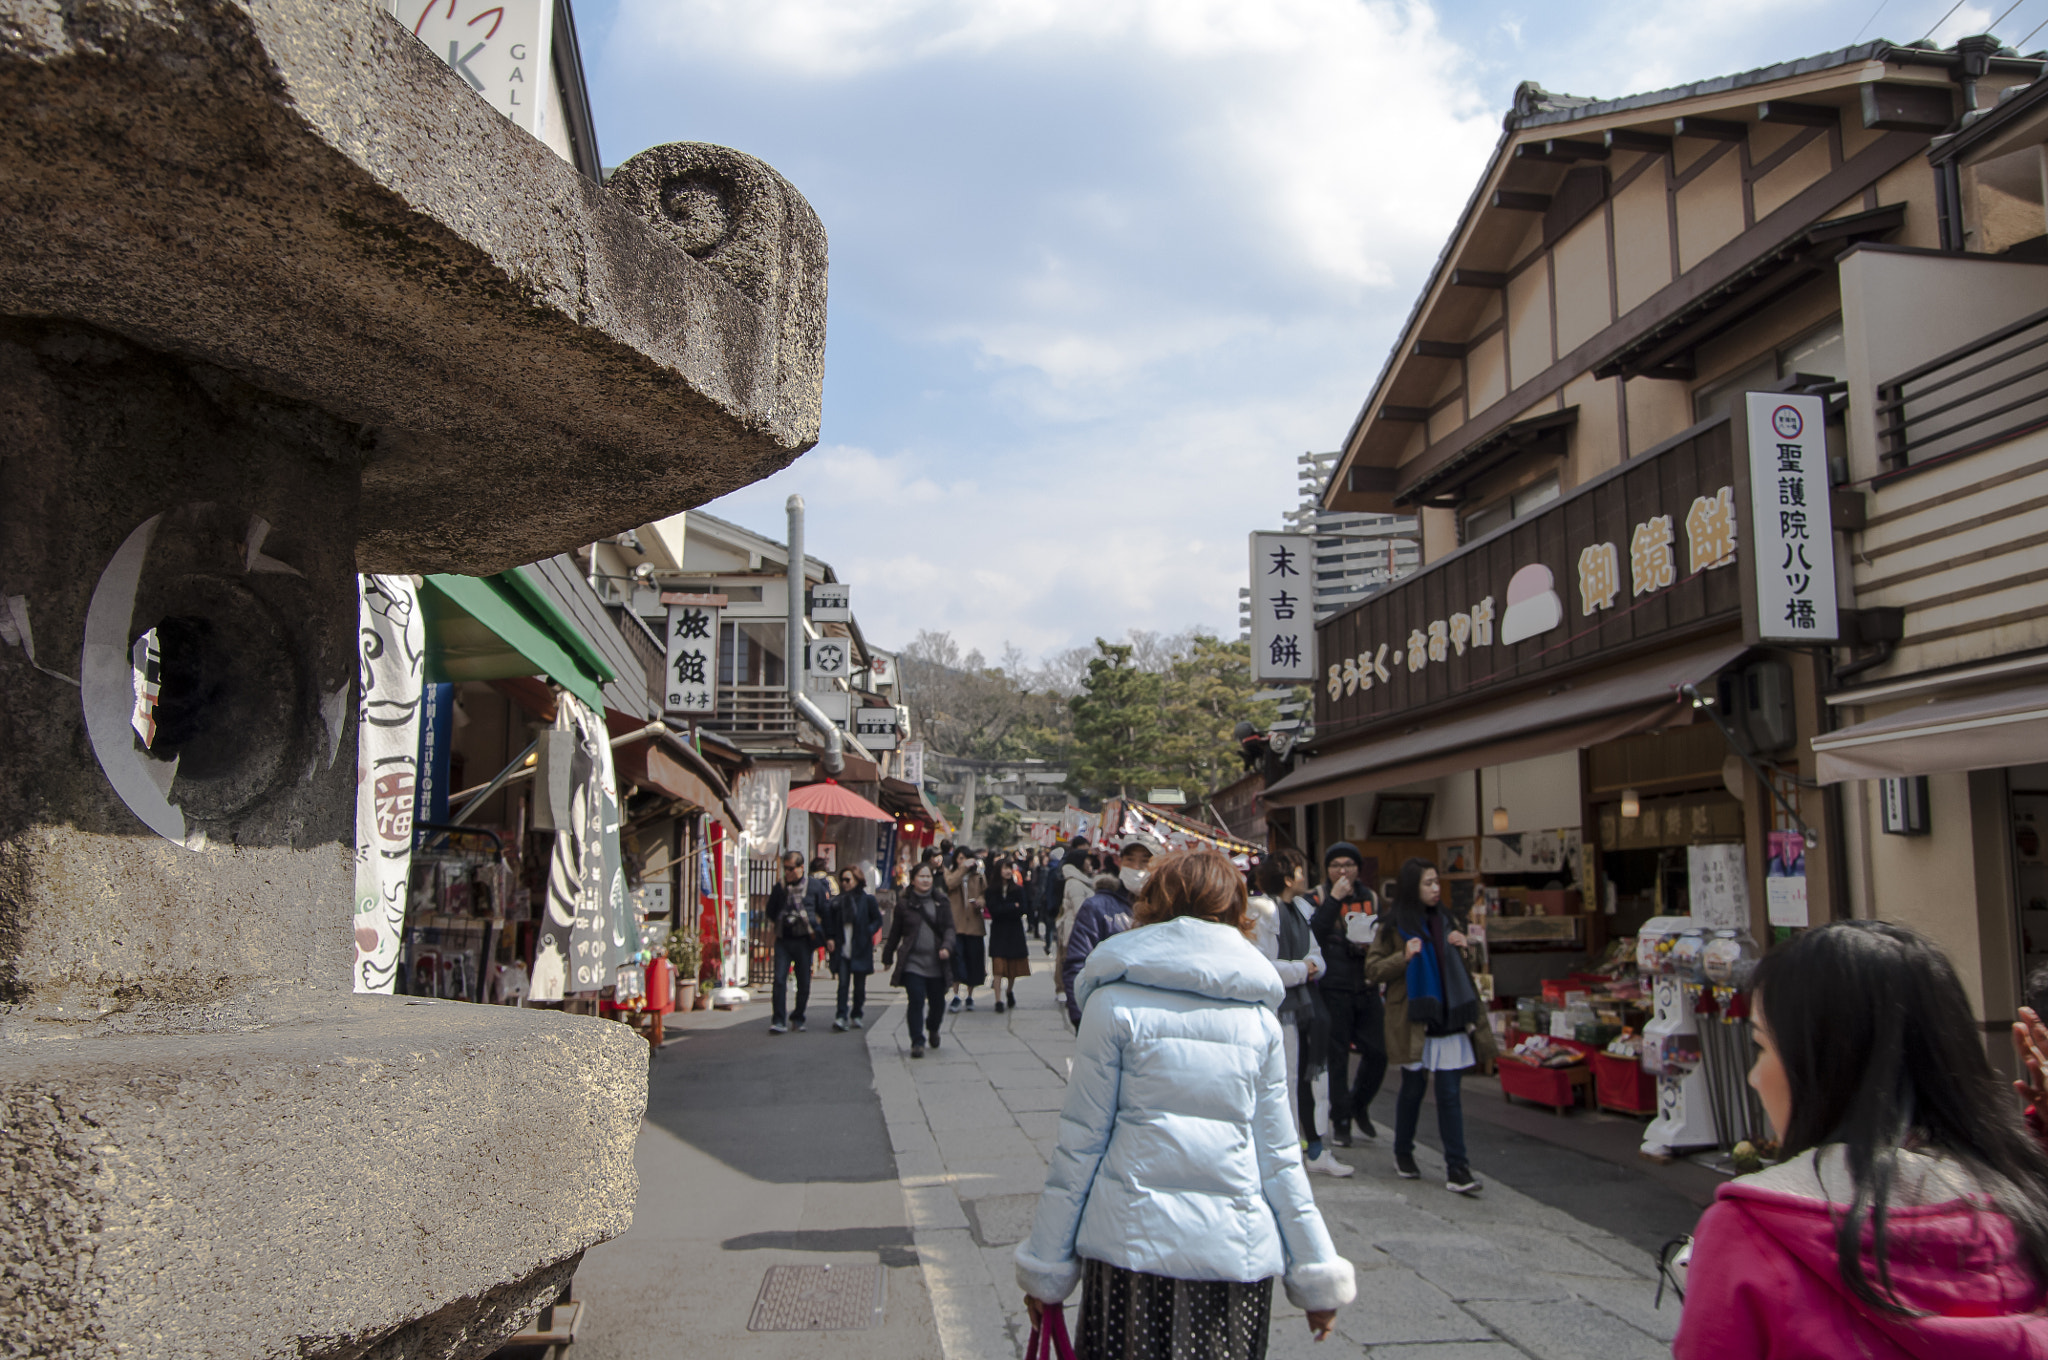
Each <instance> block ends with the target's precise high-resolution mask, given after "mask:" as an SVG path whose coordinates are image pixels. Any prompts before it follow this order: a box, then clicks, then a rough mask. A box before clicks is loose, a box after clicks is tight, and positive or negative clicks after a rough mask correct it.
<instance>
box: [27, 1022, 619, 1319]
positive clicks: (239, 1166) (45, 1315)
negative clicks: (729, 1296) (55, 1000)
mask: <svg viewBox="0 0 2048 1360" xmlns="http://www.w3.org/2000/svg"><path fill="white" fill-rule="evenodd" d="M159 1019H160V1025H159V1028H158V1032H154V1033H150V1032H143V1031H141V1030H140V1029H138V1028H137V1027H135V1026H132V1025H131V1026H129V1027H127V1028H126V1029H125V1030H120V1029H115V1030H107V1029H102V1030H101V1031H100V1032H98V1033H67V1034H64V1035H62V1037H52V1035H51V1033H50V1031H49V1030H48V1029H47V1028H46V1027H43V1026H36V1025H32V1024H29V1023H26V1022H15V1023H12V1024H9V1025H6V1026H5V1027H4V1028H0V1163H4V1164H5V1165H7V1166H8V1167H9V1169H10V1170H9V1176H8V1194H7V1196H6V1197H5V1199H4V1201H0V1204H4V1208H0V1242H4V1244H5V1246H4V1252H0V1254H4V1256H5V1258H6V1259H7V1260H9V1261H10V1262H15V1263H20V1264H21V1265H24V1266H25V1265H31V1264H32V1265H33V1266H34V1268H33V1269H22V1268H19V1267H18V1268H17V1270H16V1271H15V1272H13V1275H14V1278H13V1279H12V1280H10V1284H12V1285H13V1286H14V1287H15V1288H16V1290H17V1291H18V1292H16V1293H15V1294H14V1295H13V1297H11V1298H9V1299H7V1300H6V1302H5V1304H4V1308H0V1313H4V1316H5V1317H6V1321H7V1326H8V1330H9V1335H10V1338H11V1340H12V1341H13V1342H14V1343H15V1344H16V1345H18V1346H19V1347H21V1348H22V1350H23V1353H24V1354H31V1355H51V1356H56V1355H68V1356H81V1357H83V1356H97V1355H113V1354H115V1348H116V1346H117V1345H118V1346H125V1347H126V1348H127V1349H126V1353H128V1354H154V1355H308V1356H320V1357H323V1360H352V1358H353V1357H356V1356H359V1355H363V1354H365V1353H367V1352H368V1351H370V1350H371V1349H372V1348H373V1347H379V1348H380V1349H377V1351H376V1353H377V1354H378V1355H379V1356H392V1357H451V1356H459V1355H467V1354H471V1353H474V1352H476V1351H478V1350H489V1349H490V1348H491V1345H492V1344H493V1343H494V1342H495V1340H496V1339H497V1338H500V1337H502V1336H505V1335H509V1334H510V1333H511V1332H512V1331H515V1330H517V1328H518V1326H519V1325H520V1323H521V1322H522V1321H523V1320H524V1319H527V1318H530V1317H531V1316H532V1314H533V1312H534V1310H535V1309H536V1308H537V1307H539V1306H540V1305H541V1304H542V1303H545V1302H547V1301H548V1300H550V1299H552V1298H553V1297H554V1293H555V1290H556V1288H557V1287H558V1286H559V1285H560V1283H561V1281H562V1280H563V1279H564V1278H566V1277H567V1274H568V1272H569V1270H570V1269H571V1268H573V1265H574V1259H575V1258H576V1257H577V1256H578V1255H579V1254H580V1253H581V1252H582V1251H583V1250H584V1249H585V1248H587V1247H589V1246H591V1245H592V1244H594V1243H597V1242H601V1241H603V1240H605V1239H606V1238H609V1237H612V1236H614V1235H616V1234H617V1233H619V1232H621V1231H623V1230H624V1229H625V1227H626V1226H627V1225H628V1223H629V1222H630V1221H631V1217H632V1205H633V1197H634V1193H635V1190H636V1187H637V1179H636V1175H635V1172H634V1168H633V1139H634V1135H635V1134H636V1133H637V1131H638V1128H639V1122H640V1112H641V1110H642V1108H643V1107H644V1106H645V1104H646V1098H647V1046H646V1045H645V1044H644V1043H643V1042H641V1041H640V1040H639V1039H638V1038H637V1037H636V1036H634V1035H633V1034H631V1033H630V1032H629V1031H627V1030H626V1029H625V1028H624V1027H623V1026H619V1025H613V1024H606V1023H603V1022H600V1021H597V1020H594V1019H584V1018H581V1017H575V1016H566V1015H561V1014H557V1013H547V1012H540V1011H523V1010H513V1009H506V1008H500V1007H485V1006H462V1005H454V1004H439V1005H435V1004H420V1003H414V1002H408V1001H407V1000H406V999H404V998H400V997H355V996H348V995H331V994H330V995H318V994H312V993H304V994H301V995H300V996H298V997H297V998H295V999H294V1000H293V1002H292V1004H291V1006H290V1007H289V1008H286V1007H282V1006H273V1007H270V1008H268V1009H267V1010H265V1009H257V1010H251V1009H248V1008H242V1007H238V1008H236V1009H234V1010H232V1011H230V1012H229V1013H227V1014H224V1015H214V1016H211V1017H209V1015H208V1014H207V1013H205V1012H204V1011H200V1012H189V1013H184V1014H179V1015H167V1016H162V1017H159ZM209 1021H210V1023H209ZM399 1256H402V1257H403V1259H404V1261H405V1263H406V1264H405V1268H404V1269H403V1270H397V1269H394V1267H393V1263H394V1261H395V1260H396V1259H398V1257H399Z"/></svg>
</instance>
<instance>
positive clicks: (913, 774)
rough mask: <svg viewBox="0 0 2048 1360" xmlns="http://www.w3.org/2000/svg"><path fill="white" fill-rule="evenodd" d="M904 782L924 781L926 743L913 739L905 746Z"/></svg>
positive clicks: (915, 782) (920, 782)
mask: <svg viewBox="0 0 2048 1360" xmlns="http://www.w3.org/2000/svg"><path fill="white" fill-rule="evenodd" d="M903 782H904V783H906V784H922V783H924V743H923V742H921V741H913V742H910V743H908V744H907V745H905V746H904V748H903Z"/></svg>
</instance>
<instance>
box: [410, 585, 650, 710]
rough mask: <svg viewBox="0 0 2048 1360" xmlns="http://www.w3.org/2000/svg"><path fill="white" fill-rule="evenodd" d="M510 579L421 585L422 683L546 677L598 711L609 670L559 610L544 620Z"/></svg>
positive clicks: (609, 673)
mask: <svg viewBox="0 0 2048 1360" xmlns="http://www.w3.org/2000/svg"><path fill="white" fill-rule="evenodd" d="M516 576H517V573H516V572H500V573H499V574H498V575H496V576H452V575H446V574H436V575H432V576H429V577H427V578H426V584H425V586H424V587H422V588H421V590H420V608H421V611H422V612H423V613H424V615H425V617H426V625H427V628H426V632H427V658H426V677H427V679H429V680H508V679H511V678H513V677H515V676H521V675H535V674H539V675H545V676H547V677H548V678H549V679H550V680H553V681H554V682H555V683H556V684H558V685H560V686H561V687H562V688H564V689H566V690H568V691H569V692H570V693H571V694H574V695H575V696H576V697H577V698H579V699H581V700H582V701H583V702H584V703H586V704H589V705H590V707H591V709H592V710H593V711H594V712H598V713H602V712H604V707H605V705H604V690H603V684H604V682H605V681H606V680H609V679H611V678H613V677H612V674H611V670H610V667H608V666H605V665H604V664H603V658H602V657H598V656H597V655H596V653H595V650H594V649H593V648H591V646H590V643H589V641H588V640H587V639H585V638H583V637H582V636H581V635H580V634H578V633H577V632H576V629H575V627H574V626H573V625H572V624H570V623H568V621H567V620H566V619H564V618H563V617H562V616H561V612H560V611H559V610H553V609H550V610H548V611H547V613H546V614H543V613H542V611H541V610H540V609H539V608H538V607H537V606H535V605H534V604H533V603H532V602H531V599H530V592H529V591H526V590H522V589H520V588H519V587H518V586H517V585H515V584H514V580H515V579H516ZM508 578H513V579H508ZM550 614H551V615H552V616H553V617H548V616H547V615H550ZM558 630H560V631H558ZM572 637H573V639H574V640H573V641H572V640H571V638H572ZM585 657H590V658H594V660H591V661H586V660H585V659H584V658H585Z"/></svg>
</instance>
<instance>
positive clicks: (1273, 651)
mask: <svg viewBox="0 0 2048 1360" xmlns="http://www.w3.org/2000/svg"><path fill="white" fill-rule="evenodd" d="M1251 540H1252V552H1251V578H1252V669H1253V675H1252V678H1253V679H1255V680H1260V681H1268V680H1281V681H1289V682H1293V683H1296V684H1306V683H1307V682H1308V681H1310V680H1312V679H1313V678H1314V677H1315V673H1316V628H1315V621H1316V615H1315V609H1314V608H1313V606H1312V605H1311V603H1310V597H1311V596H1312V595H1313V594H1314V592H1315V587H1314V585H1313V581H1314V579H1315V540H1314V539H1313V538H1311V537H1309V536H1308V535H1307V534H1265V533H1259V534H1253V535H1252V536H1251Z"/></svg>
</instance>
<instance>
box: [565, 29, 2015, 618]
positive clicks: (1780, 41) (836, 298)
mask: <svg viewBox="0 0 2048 1360" xmlns="http://www.w3.org/2000/svg"><path fill="white" fill-rule="evenodd" d="M604 3H605V0H591V4H592V6H593V7H595V6H601V5H602V4H604ZM1873 3H1874V0H1824V2H1823V0H1816V3H1814V4H1811V5H1802V6H1795V7H1792V8H1791V9H1789V10H1788V9H1786V8H1785V7H1783V6H1782V5H1778V4H1771V5H1766V4H1765V3H1764V0H1722V3H1721V4H1718V5H1703V4H1700V3H1698V0H1585V3H1581V4H1577V5H1557V4H1554V3H1551V0H1543V3H1542V4H1541V5H1540V7H1538V6H1537V5H1536V4H1535V3H1533V0H1532V2H1531V3H1517V2H1515V0H1508V2H1507V3H1490V4H1485V5H1478V4H1474V5H1470V6H1466V5H1458V6H1450V5H1438V6H1434V7H1433V6H1431V5H1429V4H1426V3H1422V0H617V5H618V11H617V21H616V22H615V23H614V24H612V25H611V28H610V32H609V33H608V34H607V35H605V36H604V37H603V38H597V35H596V34H595V33H594V32H592V28H593V25H592V24H591V23H590V22H589V21H588V20H589V14H590V11H589V10H585V11H584V17H585V19H586V23H585V30H586V33H585V36H586V39H593V38H595V39H597V40H596V41H591V42H589V44H588V47H587V49H586V50H588V51H591V52H593V53H595V54H598V55H597V56H596V57H594V58H593V60H594V61H595V62H596V63H597V64H598V65H599V66H600V67H601V69H598V70H594V71H593V81H592V84H593V91H594V93H595V94H596V95H597V97H598V99H599V104H600V111H599V112H600V119H601V123H602V126H601V129H600V131H601V134H602V140H603V142H604V144H605V145H606V146H607V148H615V149H618V150H622V151H623V150H626V149H628V148H636V147H638V146H644V145H648V144H650V143H654V142H661V141H669V140H677V139H682V138H694V137H703V138H708V139H710V140H715V141H723V142H727V143H729V144H731V145H734V146H738V147H740V148H742V149H745V150H748V151H751V152H754V153H755V154H759V155H762V156H763V157H764V158H765V159H768V160H769V161H770V162H771V163H774V164H776V165H777V167H778V168H779V169H781V170H782V171H784V173H786V174H788V175H789V176H790V178H791V179H792V180H793V181H794V182H795V183H796V184H797V186H798V187H799V188H800V189H801V190H803V192H804V193H805V194H806V195H807V196H809V197H810V198H811V200H812V202H813V203H814V205H815V206H816V207H817V208H818V210H819V213H820V215H821V216H822V218H823V219H824V221H825V224H826V227H827V230H828V231H829V232H830V234H831V238H832V284H831V286H832V301H831V306H832V325H833V333H832V337H831V341H830V344H829V346H828V351H827V393H826V429H825V437H826V440H827V443H826V444H824V445H823V446H821V447H820V448H818V449H816V450H814V451H813V452H812V453H810V454H809V455H807V456H806V457H804V458H802V459H800V460H799V461H798V462H797V463H796V464H795V465H793V466H792V467H791V468H789V469H786V470H785V471H783V472H782V473H779V474H777V475H776V476H775V477H773V478H770V479H769V480H768V481H766V482H764V483H761V484H759V485H757V486H754V487H750V488H747V489H745V490H743V491H740V492H737V493H735V494H734V495H732V496H729V497H726V498H725V499H724V500H722V501H720V502H718V503H717V504H715V505H714V506H712V507H710V508H711V509H712V511H713V512H714V513H717V514H721V515H725V516H727V517H729V518H733V519H736V520H739V521H740V522H742V523H745V524H748V525H749V526H750V527H753V528H756V529H758V530H761V531H763V532H767V533H770V534H773V535H776V536H780V532H781V525H782V502H783V498H784V497H786V496H787V495H788V494H789V493H790V492H791V491H801V492H802V493H803V494H804V495H805V497H806V499H807V500H808V502H809V504H810V506H811V517H810V535H811V542H812V544H813V545H814V548H815V550H816V551H817V552H818V553H819V554H820V555H821V556H823V557H825V558H826V559H827V560H829V561H831V562H832V563H833V564H834V565H835V566H836V567H837V568H838V569H839V570H840V571H841V572H842V573H843V574H844V575H845V576H846V577H847V578H848V579H849V580H852V581H853V582H854V583H855V588H856V596H855V598H856V602H857V606H858V608H859V612H860V617H861V619H862V623H863V626H864V627H865V628H866V629H867V631H868V632H869V634H870V636H871V637H873V638H874V639H875V640H876V641H877V642H878V643H880V644H883V645H888V644H891V643H895V644H900V643H901V642H903V641H905V640H907V639H908V638H909V637H910V636H912V635H913V634H914V633H915V632H916V630H917V629H919V628H925V627H937V628H948V629H951V630H952V631H953V632H954V634H955V635H956V636H957V637H958V638H959V639H960V640H961V641H962V643H963V645H971V646H976V647H979V648H980V649H981V650H982V651H983V652H984V653H988V654H994V653H997V652H999V651H1000V650H1001V647H1002V645H1003V643H1004V642H1005V641H1011V642H1015V643H1017V644H1019V645H1020V646H1023V647H1025V648H1026V649H1027V650H1031V651H1042V650H1046V649H1050V648H1057V647H1065V646H1069V645H1072V644H1074V643H1076V642H1085V641H1087V640H1088V639H1089V638H1090V637H1093V636H1095V635H1096V634H1104V635H1112V636H1113V635H1120V634H1122V633H1123V632H1124V631H1125V630H1126V629H1128V628H1131V627H1140V628H1149V629H1161V630H1169V631H1170V630H1178V629H1180V628H1183V627H1186V626H1188V625H1190V624H1196V623H1199V624H1204V625H1206V626H1209V627H1211V628H1214V629H1217V630H1218V631H1221V632H1223V633H1225V634H1226V635H1231V634H1234V632H1235V628H1236V607H1237V606H1236V601H1237V588H1238V586H1239V585H1240V584H1241V583H1242V581H1243V577H1244V571H1245V566H1244V535H1245V533H1246V532H1247V531H1249V530H1251V529H1254V528H1272V527H1276V526H1277V523H1278V521H1279V518H1280V515H1281V513H1282V512H1283V511H1284V510H1285V509H1286V508H1287V507H1288V506H1290V505H1292V504H1293V503H1294V502H1295V500H1296V483H1295V466H1294V458H1295V455H1296V454H1298V453H1300V452H1301V451H1303V450H1307V449H1329V448H1332V447H1335V446H1336V445H1337V443H1338V442H1339V441H1340V440H1341V438H1342V437H1343V434H1344V432H1345V430H1346V429H1347V428H1348V426H1349V423H1350V421H1351V419H1352V417H1353V415H1354V414H1355V412H1356V411H1357V408H1358V405H1359V403H1360V402H1361V401H1362V400H1363V398H1364V396H1365V395H1366V392H1367V390H1368V388H1369V387H1370V385H1371V383H1372V381H1373V379H1374V377H1375V376H1376V374H1377V373H1378V370H1379V367H1380V364H1381V362H1382V361H1383V359H1384V357H1385V354H1386V351H1387V347H1388V345H1389V344H1390V343H1391V342H1392V340H1393V338H1394V335H1395V333H1396V331H1397V328H1398V327H1399V325H1400V323H1401V321H1402V319H1403V318H1404V317H1405V316H1406V314H1407V312H1408V309H1409V307H1410V305H1411V303H1412V301H1413V298H1414V295H1415V292H1416V290H1417V289H1418V288H1419V287H1420V286H1421V283H1422V281H1423V278H1424V276H1425V272H1426V270H1427V269H1428V267H1429V265H1430V263H1431V261H1432V260H1434V258H1435V257H1436V254H1437V251H1438V250H1439V248H1440V247H1441V245H1442V243H1443V240H1444V237H1445V235H1446V234H1447V233H1448V232H1449V230H1450V229H1451V227H1452V225H1453V223H1454V221H1455V219H1456V215H1457V213H1458V212H1459V210H1460V209H1461V208H1462V206H1463V205H1464V203H1465V201H1466V198H1467V196H1468V195H1469V194H1470V192H1471V190H1472V187H1473V184H1474V182H1475V181H1476V179H1477V177H1478V175H1479V174H1480V172H1481V170H1482V168H1483V166H1484V165H1485V163H1486V160H1487V157H1488V156H1489V155H1490V154H1491V152H1492V150H1493V148H1494V146H1495V145H1496V142H1497V139H1498V137H1499V134H1500V118H1501V114H1502V112H1503V111H1504V108H1505V105H1506V103H1507V99H1508V97H1509V95H1510V93H1511V92H1512V89H1513V87H1514V83H1515V81H1516V80H1517V79H1519V78H1522V77H1524V76H1527V77H1532V78H1536V79H1538V80H1539V81H1540V82H1541V83H1542V84H1544V85H1545V86H1547V87H1548V88H1551V89H1554V90H1562V91H1569V92H1572V93H1578V94H1589V95H1619V94H1623V93H1629V92H1635V91H1640V90H1644V89H1652V88H1657V87H1660V86H1664V85H1669V84H1673V83H1678V82H1681V81H1685V80H1692V79H1698V78H1702V77H1707V76H1713V75H1718V74H1723V73H1726V72H1729V71H1735V70H1741V69H1744V68H1745V67H1748V66H1755V65H1761V64H1766V63H1768V62H1772V61H1779V60H1784V59H1788V58H1791V57H1796V56H1803V55H1808V54H1810V53H1813V52H1819V51H1824V50H1827V49H1828V48H1830V47H1835V46H1840V45H1842V44H1844V43H1847V42H1848V41H1849V40H1850V36H1851V34H1852V33H1853V32H1854V29H1855V27H1856V25H1857V24H1860V23H1862V22H1863V20H1864V19H1865V18H1866V17H1867V16H1868V13H1869V9H1868V6H1869V5H1870V4H1873ZM1893 3H1894V6H1895V7H1900V8H1916V6H1905V5H1901V4H1900V0H1893ZM1977 8H1978V7H1977V6H1975V5H1972V6H1970V7H1968V8H1966V10H1964V11H1962V12H1960V13H1959V14H1958V16H1956V20H1955V22H1957V23H1964V22H1966V16H1967V15H1969V14H1972V13H1975V12H1976V10H1977ZM1934 17H1935V15H1934V13H1928V14H1925V15H1919V14H1917V13H1916V15H1915V18H1916V20H1917V22H1918V23H1920V24H1922V25H1924V24H1926V23H1930V22H1933V20H1934ZM1984 17H1988V16H1984ZM1976 22H1977V23H1979V24H1981V23H1982V22H1983V18H1982V17H1980V18H1979V19H1978V20H1976ZM1884 27H1886V24H1885V23H1884V22H1880V24H1879V25H1878V28H1879V30H1880V31H1882V30H1883V28H1884ZM1944 31H1946V30H1944ZM1890 36H1892V37H1895V38H1901V39H1904V38H1913V37H1918V36H1919V34H1918V33H1917V32H1914V33H1906V32H1903V31H1894V32H1893V33H1891V35H1890ZM1511 68H1512V69H1511ZM620 109H623V110H625V113H623V114H618V113H615V110H620Z"/></svg>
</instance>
